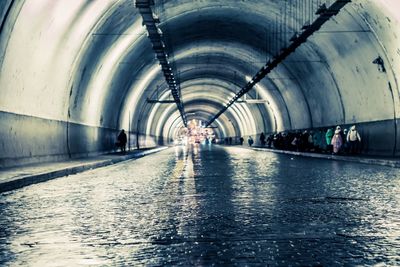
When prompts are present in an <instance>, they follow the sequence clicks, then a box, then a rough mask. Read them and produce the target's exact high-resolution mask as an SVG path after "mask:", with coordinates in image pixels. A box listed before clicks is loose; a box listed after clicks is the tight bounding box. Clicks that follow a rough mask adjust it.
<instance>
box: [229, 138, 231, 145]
mask: <svg viewBox="0 0 400 267" xmlns="http://www.w3.org/2000/svg"><path fill="white" fill-rule="evenodd" d="M229 145H232V137H229Z"/></svg>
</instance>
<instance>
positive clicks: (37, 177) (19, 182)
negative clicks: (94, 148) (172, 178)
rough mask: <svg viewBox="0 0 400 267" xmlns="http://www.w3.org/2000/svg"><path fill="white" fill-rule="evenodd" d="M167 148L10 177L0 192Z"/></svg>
mask: <svg viewBox="0 0 400 267" xmlns="http://www.w3.org/2000/svg"><path fill="white" fill-rule="evenodd" d="M167 148H168V147H158V148H154V149H148V150H143V151H138V152H134V153H132V154H129V155H125V156H119V157H117V158H113V159H105V160H99V161H96V162H90V163H82V164H81V165H78V166H73V167H66V168H65V167H64V168H61V169H58V170H55V171H49V172H43V173H36V174H31V175H24V176H19V177H17V178H12V179H9V180H5V181H2V182H0V193H3V192H7V191H12V190H15V189H19V188H22V187H25V186H28V185H33V184H37V183H42V182H46V181H49V180H52V179H55V178H59V177H63V176H68V175H72V174H77V173H80V172H84V171H87V170H90V169H95V168H100V167H104V166H108V165H112V164H115V163H118V162H122V161H126V160H130V159H137V158H141V157H144V156H146V155H150V154H154V153H157V152H160V151H162V150H165V149H167Z"/></svg>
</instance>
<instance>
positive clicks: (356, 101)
mask: <svg viewBox="0 0 400 267" xmlns="http://www.w3.org/2000/svg"><path fill="white" fill-rule="evenodd" d="M333 2H334V1H276V0H268V1H247V0H243V1H230V0H213V1H186V0H179V1H178V0H171V1H155V3H154V7H153V11H154V13H155V15H156V16H157V17H158V19H159V21H160V23H159V28H160V30H161V31H162V33H163V37H164V41H165V43H166V50H167V52H168V55H169V59H170V61H171V64H173V67H174V70H175V72H176V73H175V74H176V76H177V78H178V80H179V85H180V86H179V89H180V94H181V99H182V102H183V104H184V106H185V110H186V113H187V114H188V115H187V117H188V120H189V121H191V120H196V121H198V120H200V121H202V122H207V121H208V120H209V119H210V118H211V117H212V116H213V115H215V114H216V113H217V112H218V111H219V110H220V109H221V108H223V107H224V105H225V104H226V103H227V102H228V101H229V99H231V98H232V97H233V96H234V95H235V94H236V92H237V91H238V90H239V89H240V88H241V87H242V86H243V85H244V84H246V83H247V82H248V81H249V80H250V79H251V77H252V76H253V75H254V74H255V73H256V72H257V71H258V70H259V69H260V68H261V67H262V66H263V65H264V64H265V62H266V61H267V60H268V59H269V58H272V57H273V55H274V53H276V51H277V50H278V51H279V48H280V47H279V46H280V45H281V44H282V45H283V44H284V42H285V41H287V39H289V37H290V36H291V35H292V34H293V33H295V32H296V31H298V30H299V29H301V27H302V26H303V25H304V24H307V22H308V23H309V22H310V20H312V19H313V18H314V17H315V14H314V13H315V11H316V10H317V9H318V6H319V5H321V4H323V3H325V4H327V5H329V4H331V3H333ZM399 8H400V5H399V3H398V1H397V0H354V1H351V3H349V4H348V5H347V6H346V7H345V8H344V9H343V10H342V11H341V12H340V13H339V14H338V15H337V16H334V17H333V18H332V19H331V20H329V21H328V22H327V23H326V24H325V25H323V27H322V28H321V29H320V30H319V31H317V32H315V33H314V34H313V35H312V36H311V37H310V38H309V40H307V42H306V43H304V44H303V45H302V46H301V47H299V48H298V49H297V50H296V51H295V52H294V53H292V54H291V55H290V56H289V57H288V58H287V59H286V60H284V61H283V62H282V64H279V66H277V67H276V68H275V69H274V70H273V71H272V72H271V73H270V74H269V75H267V76H266V77H265V78H264V79H263V80H262V81H260V82H259V83H258V84H257V85H256V86H255V87H254V88H253V89H252V90H251V91H250V92H248V94H247V95H246V99H248V100H249V99H253V100H254V99H263V102H262V103H258V104H254V103H250V101H249V102H246V101H240V102H238V103H235V104H234V105H233V106H232V107H230V108H229V109H228V110H227V111H226V112H225V113H224V114H222V115H221V116H220V117H219V118H218V119H217V120H216V122H215V123H214V124H213V126H215V133H216V135H217V137H218V138H219V139H223V138H226V137H233V138H238V137H240V136H244V137H246V136H250V135H252V136H257V135H259V134H260V133H261V132H265V133H278V132H282V131H287V130H302V129H316V128H319V127H334V126H336V125H342V126H343V125H344V126H350V125H357V127H358V128H359V129H360V131H361V133H362V135H363V153H364V154H370V155H383V156H398V155H399V149H400V148H399V141H400V136H399V123H398V122H399V112H400V111H399V107H400V105H399V84H398V75H399V69H400V50H399V47H400V41H399V35H400V27H399V14H398V12H397V10H399ZM0 12H1V13H0V34H1V35H0V53H1V54H0V66H1V73H0V96H1V97H0V116H1V119H0V123H1V127H0V143H1V145H0V149H1V153H0V157H1V158H0V162H1V164H0V165H1V166H11V165H19V164H26V163H34V162H43V161H51V160H59V159H65V158H74V157H81V156H90V155H99V154H102V153H107V152H109V151H111V150H112V149H113V147H114V144H115V138H116V135H117V134H118V132H119V131H120V129H125V130H126V131H127V133H128V139H129V147H130V148H135V147H153V146H158V145H168V144H170V143H171V142H172V141H173V140H175V139H176V138H177V133H178V132H179V130H180V129H181V128H183V127H184V124H183V121H182V119H181V118H180V114H179V111H178V110H177V108H176V105H175V103H172V102H171V103H161V101H162V100H168V99H171V92H170V90H169V88H168V85H167V83H166V81H165V78H164V76H163V73H162V71H161V69H160V64H159V62H158V60H157V58H156V57H155V54H154V51H153V50H152V46H151V43H150V40H149V38H148V33H147V31H146V28H145V27H144V25H143V23H142V17H141V15H140V12H139V11H138V9H137V8H136V7H135V2H134V1H119V0H107V1H104V0H96V1H92V0H91V1H85V0H79V1H53V0H41V1H35V0H25V1H22V0H4V1H1V3H0ZM274 36H275V37H274ZM271 40H273V42H271ZM149 99H156V100H158V101H159V102H157V101H156V102H154V103H150V102H149V101H148V100H149Z"/></svg>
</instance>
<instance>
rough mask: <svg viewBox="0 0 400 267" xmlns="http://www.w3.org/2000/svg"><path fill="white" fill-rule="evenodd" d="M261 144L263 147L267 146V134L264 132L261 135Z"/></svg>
mask: <svg viewBox="0 0 400 267" xmlns="http://www.w3.org/2000/svg"><path fill="white" fill-rule="evenodd" d="M260 143H261V146H265V143H266V142H265V134H264V133H263V132H262V133H261V134H260Z"/></svg>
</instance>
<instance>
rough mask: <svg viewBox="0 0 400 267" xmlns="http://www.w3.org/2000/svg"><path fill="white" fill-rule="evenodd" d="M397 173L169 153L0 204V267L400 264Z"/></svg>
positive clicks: (213, 151)
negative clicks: (0, 266)
mask: <svg viewBox="0 0 400 267" xmlns="http://www.w3.org/2000/svg"><path fill="white" fill-rule="evenodd" d="M399 204H400V171H399V169H395V168H388V167H381V166H370V165H365V164H356V163H346V162H337V161H329V160H320V159H309V158H302V157H291V156H288V155H276V154H273V153H268V152H257V151H253V150H248V149H243V148H236V147H213V146H198V145H196V146H190V147H188V148H186V147H175V148H171V149H168V150H166V151H163V152H160V153H158V154H155V155H151V156H147V157H145V158H141V159H138V160H134V161H127V162H124V163H119V164H116V165H113V166H109V167H104V168H100V169H96V170H92V171H88V172H85V173H81V174H77V175H72V176H69V177H66V178H60V179H56V180H53V181H49V182H46V183H42V184H37V185H33V186H29V187H26V188H23V189H20V190H16V191H12V192H7V193H3V194H1V195H0V265H2V266H3V265H4V266H143V265H144V266H164V265H182V266H188V265H192V266H193V265H194V266H210V265H215V266H343V265H346V266H354V265H364V266H365V265H382V266H385V265H389V266H400V205H399Z"/></svg>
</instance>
